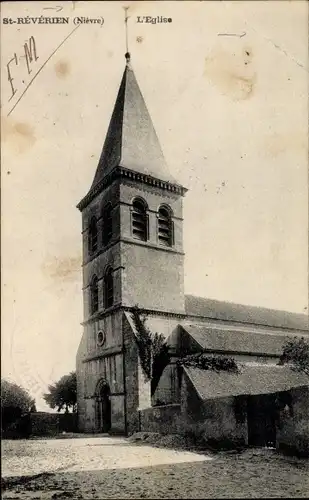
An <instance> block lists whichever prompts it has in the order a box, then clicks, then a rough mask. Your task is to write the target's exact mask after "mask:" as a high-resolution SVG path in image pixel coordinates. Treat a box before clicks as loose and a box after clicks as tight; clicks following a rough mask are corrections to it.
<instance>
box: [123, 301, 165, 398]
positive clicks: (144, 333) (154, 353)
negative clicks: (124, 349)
mask: <svg viewBox="0 0 309 500" xmlns="http://www.w3.org/2000/svg"><path fill="white" fill-rule="evenodd" d="M132 319H133V323H134V326H135V329H136V343H137V346H138V351H139V355H140V360H141V366H142V369H143V372H144V375H145V379H146V380H150V381H151V393H152V394H153V393H154V391H155V389H156V386H157V384H158V381H159V379H160V376H161V374H162V371H163V370H164V368H165V366H166V365H167V364H168V363H169V360H170V358H169V353H168V346H167V344H166V341H165V337H164V336H163V335H162V334H161V333H152V332H151V331H150V330H149V328H148V327H147V325H146V320H147V318H146V316H145V315H141V311H140V309H139V308H138V306H135V307H134V308H133V309H132Z"/></svg>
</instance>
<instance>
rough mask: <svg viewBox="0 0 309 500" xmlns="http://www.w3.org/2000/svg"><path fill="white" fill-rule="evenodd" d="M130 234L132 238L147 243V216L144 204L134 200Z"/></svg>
mask: <svg viewBox="0 0 309 500" xmlns="http://www.w3.org/2000/svg"><path fill="white" fill-rule="evenodd" d="M132 233H133V236H134V238H138V239H139V240H143V241H147V237H148V216H147V211H146V204H145V203H144V202H143V201H142V200H134V202H133V210H132Z"/></svg>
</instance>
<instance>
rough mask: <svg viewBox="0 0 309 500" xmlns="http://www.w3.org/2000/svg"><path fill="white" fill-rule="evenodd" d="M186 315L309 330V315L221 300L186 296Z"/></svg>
mask: <svg viewBox="0 0 309 500" xmlns="http://www.w3.org/2000/svg"><path fill="white" fill-rule="evenodd" d="M185 310H186V314H188V315H191V316H200V317H204V318H213V319H219V320H227V321H234V322H241V323H252V324H256V325H266V326H275V327H282V328H290V329H299V330H309V317H308V314H296V313H290V312H287V311H278V310H274V309H266V308H261V307H254V306H247V305H242V304H234V303H232V302H221V301H219V300H213V299H207V298H204V297H196V296H194V295H186V296H185Z"/></svg>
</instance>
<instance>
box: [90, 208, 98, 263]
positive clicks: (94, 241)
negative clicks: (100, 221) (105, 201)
mask: <svg viewBox="0 0 309 500" xmlns="http://www.w3.org/2000/svg"><path fill="white" fill-rule="evenodd" d="M88 248H89V253H90V254H92V253H94V252H96V251H97V249H98V226H97V219H96V218H95V217H92V218H91V221H90V224H89V229H88Z"/></svg>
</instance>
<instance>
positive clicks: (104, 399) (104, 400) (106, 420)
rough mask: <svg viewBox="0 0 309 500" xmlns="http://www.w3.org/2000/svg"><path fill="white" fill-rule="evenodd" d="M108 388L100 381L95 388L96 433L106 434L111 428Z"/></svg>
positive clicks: (104, 382)
mask: <svg viewBox="0 0 309 500" xmlns="http://www.w3.org/2000/svg"><path fill="white" fill-rule="evenodd" d="M111 423H112V422H111V402H110V388H109V385H108V383H107V382H106V381H105V380H100V381H99V382H98V384H97V388H96V427H97V431H98V432H108V431H109V430H110V428H111Z"/></svg>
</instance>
